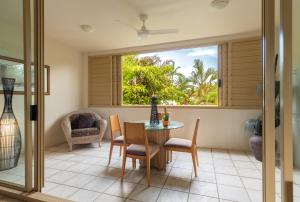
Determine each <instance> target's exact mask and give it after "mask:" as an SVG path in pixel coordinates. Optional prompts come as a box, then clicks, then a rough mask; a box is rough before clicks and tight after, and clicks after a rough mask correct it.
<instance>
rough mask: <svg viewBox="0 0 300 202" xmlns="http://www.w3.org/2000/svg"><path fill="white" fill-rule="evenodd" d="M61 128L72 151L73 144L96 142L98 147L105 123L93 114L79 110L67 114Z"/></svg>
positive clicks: (104, 129) (105, 126)
mask: <svg viewBox="0 0 300 202" xmlns="http://www.w3.org/2000/svg"><path fill="white" fill-rule="evenodd" d="M61 127H62V129H63V132H64V134H65V136H66V139H67V142H68V144H69V147H70V151H72V146H73V145H74V144H87V143H94V142H97V143H98V144H99V147H100V146H101V141H102V138H103V135H104V132H105V131H106V128H107V121H106V120H105V119H103V118H101V117H100V116H99V115H98V114H96V113H95V112H91V111H88V110H81V111H75V112H72V113H70V114H68V115H67V116H66V117H65V118H64V119H63V120H62V123H61Z"/></svg>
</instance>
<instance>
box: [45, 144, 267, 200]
mask: <svg viewBox="0 0 300 202" xmlns="http://www.w3.org/2000/svg"><path fill="white" fill-rule="evenodd" d="M108 152H109V143H103V144H102V147H101V148H99V147H98V146H97V145H85V146H77V147H76V146H75V147H74V150H73V151H72V152H68V146H67V145H59V146H57V147H53V148H50V149H48V150H47V151H46V157H45V158H46V168H45V174H46V175H45V176H46V179H45V182H46V183H45V188H44V189H43V192H44V193H48V194H51V195H55V196H59V197H63V198H67V199H70V200H74V201H84V202H88V201H101V202H104V201H105V202H106V201H163V202H168V201H170V202H177V201H185V202H187V201H189V202H193V201H197V202H201V201H203V202H204V201H210V202H215V201H224V202H226V201H227V202H228V201H241V202H247V201H254V202H259V201H261V196H262V191H261V190H262V180H261V179H262V177H261V165H260V164H261V163H260V162H258V161H256V160H255V159H254V158H253V156H252V155H251V154H248V153H244V152H236V151H227V150H214V149H213V150H211V149H200V150H199V151H198V156H199V167H198V177H197V178H196V177H195V176H194V173H193V166H192V161H191V157H190V155H188V154H184V153H177V152H174V153H173V162H172V163H170V164H168V166H167V169H166V171H157V170H155V169H153V170H152V173H151V174H152V186H151V187H150V188H148V187H147V186H146V184H147V179H146V177H145V174H146V173H145V170H144V169H142V168H137V169H135V170H134V169H133V168H132V166H131V161H130V160H129V161H127V166H126V167H127V173H126V177H125V178H124V182H123V183H122V182H121V180H120V174H121V163H122V160H121V158H120V157H119V148H115V150H114V152H113V157H112V162H111V164H110V166H107V163H108Z"/></svg>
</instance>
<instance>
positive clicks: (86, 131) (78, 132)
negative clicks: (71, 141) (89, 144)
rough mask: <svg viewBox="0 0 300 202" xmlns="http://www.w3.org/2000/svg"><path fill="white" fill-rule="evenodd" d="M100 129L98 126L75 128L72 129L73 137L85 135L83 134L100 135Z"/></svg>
mask: <svg viewBox="0 0 300 202" xmlns="http://www.w3.org/2000/svg"><path fill="white" fill-rule="evenodd" d="M99 133H100V130H99V129H98V128H82V129H74V130H72V133H71V135H72V137H83V136H91V135H98V134H99Z"/></svg>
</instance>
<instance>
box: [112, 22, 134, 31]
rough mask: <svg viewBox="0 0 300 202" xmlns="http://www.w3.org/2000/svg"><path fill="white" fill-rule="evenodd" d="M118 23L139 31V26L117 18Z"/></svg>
mask: <svg viewBox="0 0 300 202" xmlns="http://www.w3.org/2000/svg"><path fill="white" fill-rule="evenodd" d="M115 21H116V22H117V23H119V24H121V25H124V26H125V27H127V28H129V29H132V30H134V31H136V32H137V31H138V29H137V28H135V27H134V26H132V25H131V24H129V23H127V22H124V21H121V20H115Z"/></svg>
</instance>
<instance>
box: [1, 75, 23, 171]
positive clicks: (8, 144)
mask: <svg viewBox="0 0 300 202" xmlns="http://www.w3.org/2000/svg"><path fill="white" fill-rule="evenodd" d="M14 84H15V79H13V78H2V85H3V91H4V109H3V112H2V115H1V118H0V170H7V169H11V168H14V167H16V166H17V165H18V161H19V157H20V153H21V147H22V140H21V132H20V128H19V126H18V122H17V120H16V117H15V115H14V113H13V109H12V96H13V91H14Z"/></svg>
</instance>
